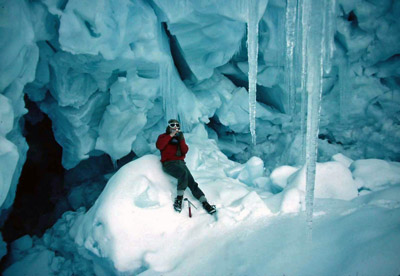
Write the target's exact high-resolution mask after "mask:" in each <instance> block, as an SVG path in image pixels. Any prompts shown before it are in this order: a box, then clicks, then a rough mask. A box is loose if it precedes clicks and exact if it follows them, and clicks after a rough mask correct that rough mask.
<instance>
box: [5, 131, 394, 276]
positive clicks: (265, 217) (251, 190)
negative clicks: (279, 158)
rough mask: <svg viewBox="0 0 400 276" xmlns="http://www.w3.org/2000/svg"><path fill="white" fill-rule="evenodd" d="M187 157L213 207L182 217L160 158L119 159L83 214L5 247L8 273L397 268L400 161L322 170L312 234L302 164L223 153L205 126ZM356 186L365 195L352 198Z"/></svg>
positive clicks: (362, 271)
mask: <svg viewBox="0 0 400 276" xmlns="http://www.w3.org/2000/svg"><path fill="white" fill-rule="evenodd" d="M187 142H188V144H189V147H190V151H189V155H188V156H187V160H186V161H187V165H188V166H189V168H190V169H191V170H192V173H193V175H194V177H195V179H196V180H197V181H198V183H199V185H200V187H201V188H202V189H203V191H204V192H205V194H206V196H207V197H208V199H209V201H210V202H211V203H213V204H216V206H217V209H218V213H217V216H210V215H208V214H207V213H206V212H205V211H204V210H202V209H201V208H200V204H199V203H198V202H196V201H195V199H194V198H193V197H192V196H191V195H190V192H189V191H188V192H187V193H186V196H187V197H188V198H189V199H190V200H191V201H193V203H194V204H195V205H196V206H197V207H198V209H193V210H192V212H193V217H192V218H189V216H188V210H187V205H185V208H184V210H183V211H182V213H176V212H174V211H173V208H172V201H173V198H174V196H175V187H176V186H175V180H174V179H173V178H171V177H169V176H167V175H166V174H165V173H163V171H162V169H161V164H160V162H159V157H158V156H156V155H146V156H143V157H141V158H139V159H137V160H135V161H133V162H131V163H128V164H127V165H125V166H124V167H122V168H121V169H120V170H119V171H118V172H117V173H116V174H114V175H113V176H112V177H111V178H110V180H109V181H108V183H107V186H106V187H105V189H104V190H103V192H102V194H101V195H100V197H99V198H98V199H97V201H96V203H95V204H94V206H93V207H92V208H90V209H89V210H88V211H87V212H86V210H84V209H83V208H82V209H80V210H78V211H77V212H67V213H65V214H64V215H63V217H62V218H61V219H60V220H59V221H58V222H57V223H56V224H55V225H54V226H53V228H51V229H49V230H48V231H47V232H46V234H45V235H44V236H43V237H42V238H37V237H33V238H31V237H29V236H24V237H22V238H20V239H19V240H17V241H15V242H14V243H12V244H11V263H12V265H11V266H10V267H9V268H8V269H7V270H6V271H4V275H6V276H7V275H13V276H14V275H399V273H400V255H399V252H400V231H399V229H400V221H399V218H400V208H399V207H400V165H399V163H395V162H386V161H383V160H372V159H371V160H357V161H354V162H353V161H352V160H349V159H348V158H346V157H345V156H343V155H340V154H339V155H335V156H334V157H333V160H332V161H330V162H326V163H319V164H318V166H317V178H316V192H315V197H316V199H315V208H314V221H313V228H312V240H310V239H308V238H307V237H308V233H309V232H308V228H307V226H306V223H305V216H304V212H303V211H304V194H305V193H304V188H305V187H304V186H305V185H304V172H303V171H302V170H299V169H298V168H294V167H289V166H282V167H279V168H276V169H275V170H274V171H273V172H272V173H271V174H270V175H268V176H267V175H265V169H264V167H263V166H264V165H263V162H262V161H261V159H259V158H257V157H253V158H251V159H250V160H249V161H248V162H247V163H246V164H238V163H234V162H232V161H230V160H228V159H227V158H226V156H225V155H223V154H222V153H221V152H220V151H219V150H218V148H217V146H216V143H215V142H214V141H213V140H210V139H207V133H206V131H205V129H204V128H203V127H198V128H197V129H195V130H194V131H193V132H192V134H188V135H187ZM358 190H360V191H361V192H360V194H358Z"/></svg>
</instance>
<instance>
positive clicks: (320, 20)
mask: <svg viewBox="0 0 400 276" xmlns="http://www.w3.org/2000/svg"><path fill="white" fill-rule="evenodd" d="M305 1H306V2H309V1H311V9H309V10H304V12H311V18H312V19H313V20H312V21H311V20H310V30H309V32H308V35H307V43H308V44H307V85H306V87H307V92H308V111H307V138H306V216H307V224H308V228H309V237H310V238H311V237H312V221H313V208H314V186H315V174H316V161H317V149H318V132H319V117H320V109H321V95H322V87H323V85H322V83H323V72H324V57H326V56H325V45H326V44H325V39H326V37H325V35H326V33H325V30H326V28H325V26H326V24H327V22H326V19H327V18H326V13H325V12H324V11H325V10H326V8H327V6H328V4H329V1H330V0H323V1H321V0H305ZM321 15H322V16H321ZM321 26H322V28H321Z"/></svg>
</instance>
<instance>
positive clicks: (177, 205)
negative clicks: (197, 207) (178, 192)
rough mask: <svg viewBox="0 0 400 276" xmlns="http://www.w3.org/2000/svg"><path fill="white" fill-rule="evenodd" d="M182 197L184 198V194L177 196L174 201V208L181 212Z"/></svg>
mask: <svg viewBox="0 0 400 276" xmlns="http://www.w3.org/2000/svg"><path fill="white" fill-rule="evenodd" d="M182 199H183V197H182V196H177V197H176V198H175V202H174V209H175V211H177V212H179V213H180V212H181V211H182Z"/></svg>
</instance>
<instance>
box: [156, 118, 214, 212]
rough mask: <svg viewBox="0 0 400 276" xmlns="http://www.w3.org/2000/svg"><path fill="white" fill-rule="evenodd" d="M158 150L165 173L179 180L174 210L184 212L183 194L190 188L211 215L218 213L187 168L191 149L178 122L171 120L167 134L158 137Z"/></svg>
mask: <svg viewBox="0 0 400 276" xmlns="http://www.w3.org/2000/svg"><path fill="white" fill-rule="evenodd" d="M156 146H157V148H158V149H159V150H160V152H161V163H162V168H163V170H164V172H166V173H167V174H169V175H171V176H173V177H175V178H176V179H178V187H177V196H176V198H175V202H174V209H175V211H177V212H181V211H182V199H183V194H184V192H185V190H186V188H187V187H189V189H190V191H191V192H192V194H193V196H194V197H195V198H196V199H197V200H199V201H200V202H201V203H202V205H203V208H204V209H205V210H206V211H207V212H208V213H209V214H213V213H215V212H216V209H215V206H214V205H210V204H209V203H208V201H207V199H206V197H205V195H204V193H203V192H202V191H201V190H200V188H199V185H198V184H197V183H196V181H194V178H193V176H192V174H191V173H190V171H189V169H188V168H187V167H186V163H185V161H184V159H185V156H186V153H187V152H188V150H189V147H188V146H187V145H186V142H185V138H184V136H183V133H182V132H181V131H180V126H179V122H178V120H175V119H171V120H169V121H168V126H167V129H166V131H165V133H163V134H161V135H160V136H158V139H157V142H156Z"/></svg>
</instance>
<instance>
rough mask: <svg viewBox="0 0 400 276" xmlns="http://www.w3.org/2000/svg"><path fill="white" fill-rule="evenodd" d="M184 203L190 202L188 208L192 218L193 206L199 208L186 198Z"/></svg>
mask: <svg viewBox="0 0 400 276" xmlns="http://www.w3.org/2000/svg"><path fill="white" fill-rule="evenodd" d="M184 201H187V202H188V207H189V218H191V217H192V208H191V206H193V207H194V208H195V209H197V207H196V206H195V205H194V204H193V203H192V202H191V201H190V200H189V199H187V198H186V197H185V199H184Z"/></svg>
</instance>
